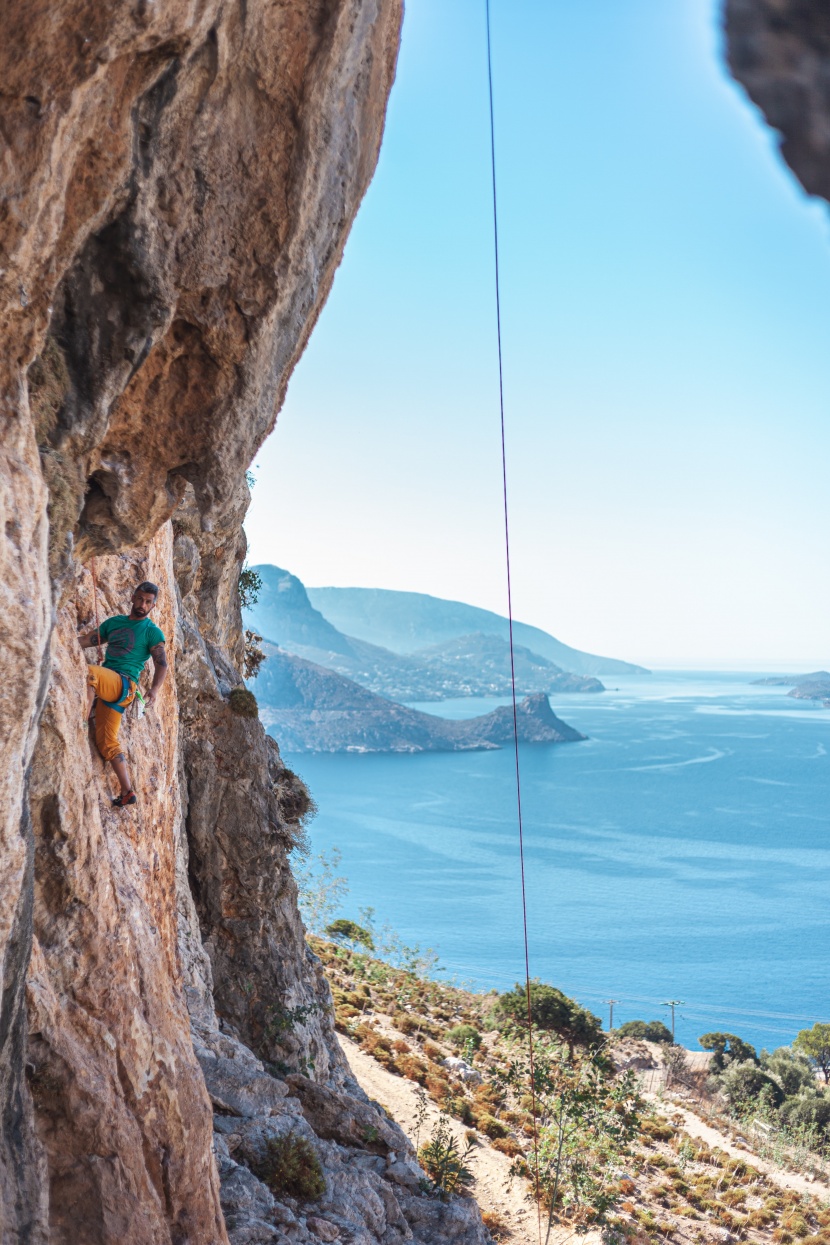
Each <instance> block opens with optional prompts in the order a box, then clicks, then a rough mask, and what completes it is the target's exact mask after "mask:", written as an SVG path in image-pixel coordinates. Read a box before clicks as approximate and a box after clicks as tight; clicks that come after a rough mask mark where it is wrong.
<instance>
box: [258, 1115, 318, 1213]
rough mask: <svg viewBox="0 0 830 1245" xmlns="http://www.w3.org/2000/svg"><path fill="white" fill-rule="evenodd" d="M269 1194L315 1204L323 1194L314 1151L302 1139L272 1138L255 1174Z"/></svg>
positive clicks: (309, 1144) (291, 1136)
mask: <svg viewBox="0 0 830 1245" xmlns="http://www.w3.org/2000/svg"><path fill="white" fill-rule="evenodd" d="M257 1175H258V1176H259V1178H260V1180H262V1181H263V1182H264V1183H265V1184H267V1185H268V1188H269V1189H270V1190H271V1192H272V1193H274V1194H276V1195H277V1196H279V1195H280V1194H282V1195H283V1196H287V1197H296V1198H297V1199H298V1200H299V1201H302V1202H314V1201H317V1199H318V1198H321V1197H322V1196H323V1194H324V1193H325V1191H326V1178H325V1176H324V1175H323V1169H322V1167H321V1166H320V1160H319V1158H318V1157H317V1151H316V1150H315V1149H314V1146H313V1145H312V1144H311V1142H309V1141H306V1139H305V1137H298V1136H297V1135H296V1133H294V1132H290V1133H284V1134H283V1135H282V1136H281V1137H271V1138H270V1140H269V1142H268V1154H267V1157H266V1159H265V1161H264V1162H263V1163H262V1164H261V1165H260V1167H259V1170H258V1172H257Z"/></svg>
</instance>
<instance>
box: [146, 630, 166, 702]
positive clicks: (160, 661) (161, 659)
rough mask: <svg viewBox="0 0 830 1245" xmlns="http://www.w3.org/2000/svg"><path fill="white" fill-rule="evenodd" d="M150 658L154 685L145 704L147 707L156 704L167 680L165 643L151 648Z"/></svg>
mask: <svg viewBox="0 0 830 1245" xmlns="http://www.w3.org/2000/svg"><path fill="white" fill-rule="evenodd" d="M150 656H151V657H152V659H153V685H152V687H151V688H150V690H149V692H148V693H147V699H146V700H145V702H144V703H145V704H146V705H152V704H153V703H154V702H155V699H156V696H157V695H158V690H159V688H160V687H161V685H162V683H163V682H164V680H165V679H166V678H167V653H166V651H165V648H164V643H163V642H162V643H161V644H157V645H156V646H155V648H151V649H150Z"/></svg>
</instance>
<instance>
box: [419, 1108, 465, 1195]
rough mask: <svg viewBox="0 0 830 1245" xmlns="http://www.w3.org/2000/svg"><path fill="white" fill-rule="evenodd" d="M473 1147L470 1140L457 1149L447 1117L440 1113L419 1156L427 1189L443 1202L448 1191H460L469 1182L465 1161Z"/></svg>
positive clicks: (451, 1192) (450, 1192) (448, 1193)
mask: <svg viewBox="0 0 830 1245" xmlns="http://www.w3.org/2000/svg"><path fill="white" fill-rule="evenodd" d="M472 1150H473V1143H472V1142H470V1141H467V1143H466V1146H465V1148H464V1149H463V1150H460V1149H459V1148H458V1142H457V1141H456V1139H455V1137H454V1136H453V1133H452V1129H451V1128H450V1122H449V1120H448V1119H447V1117H446V1116H445V1115H442V1116H440V1117H439V1119H438V1122H437V1124H436V1125H435V1128H434V1129H433V1131H432V1136H431V1137H430V1139H429V1141H428V1142H427V1143H426V1145H424V1146H422V1147H421V1149H420V1150H419V1152H418V1159H419V1160H420V1163H421V1166H422V1167H423V1169H424V1171H425V1172H426V1174H427V1177H428V1178H429V1183H430V1188H429V1191H430V1192H431V1193H436V1194H438V1196H439V1197H440V1198H441V1199H442V1201H446V1200H447V1198H448V1197H449V1196H450V1195H451V1194H453V1193H458V1192H460V1191H461V1190H462V1189H463V1187H464V1186H465V1185H467V1184H469V1183H470V1182H471V1180H472V1179H473V1173H472V1172H471V1171H470V1169H469V1168H468V1167H467V1162H468V1160H469V1158H470V1155H471V1152H472Z"/></svg>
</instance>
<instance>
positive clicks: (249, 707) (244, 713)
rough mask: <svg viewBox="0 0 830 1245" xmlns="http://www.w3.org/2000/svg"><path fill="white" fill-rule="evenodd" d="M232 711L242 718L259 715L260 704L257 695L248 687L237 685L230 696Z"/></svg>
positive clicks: (229, 701)
mask: <svg viewBox="0 0 830 1245" xmlns="http://www.w3.org/2000/svg"><path fill="white" fill-rule="evenodd" d="M228 704H229V706H230V710H231V713H235V714H236V715H237V717H240V718H256V717H259V706H258V705H257V701H256V696H255V695H254V694H253V692H249V691H248V689H247V687H235V688H234V689H233V691H232V692H231V694H230V696H229V697H228Z"/></svg>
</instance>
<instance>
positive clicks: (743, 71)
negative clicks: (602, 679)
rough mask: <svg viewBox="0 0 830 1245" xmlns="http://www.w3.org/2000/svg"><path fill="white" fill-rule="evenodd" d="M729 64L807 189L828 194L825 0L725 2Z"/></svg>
mask: <svg viewBox="0 0 830 1245" xmlns="http://www.w3.org/2000/svg"><path fill="white" fill-rule="evenodd" d="M724 16H725V27H726V40H727V56H728V60H729V68H730V69H731V71H732V73H733V74H734V76H735V77H736V78H737V79H738V81H739V82H741V83H742V84H743V86H744V87H745V88H746V90H747V93H748V94H749V96H750V98H751V99H752V100H753V102H754V103H756V104H757V105H758V107H759V108H760V109H761V111H762V112H763V113H764V116H765V117H766V119H767V121H768V122H769V124H770V125H771V126H772V127H773V129H775V130H777V131H778V133H779V135H780V140H781V154H782V155H783V157H784V159H785V160H786V161H787V163H788V164H789V166H790V168H791V169H792V170H793V172H794V173H795V175H796V177H797V178H798V179H799V181H800V182H801V184H802V185H803V187H804V189H805V190H806V191H807V192H808V193H809V194H811V195H821V196H822V198H824V199H830V93H828V77H830V10H829V9H828V7H827V5H826V4H823V3H822V0H726V4H725V7H724Z"/></svg>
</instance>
